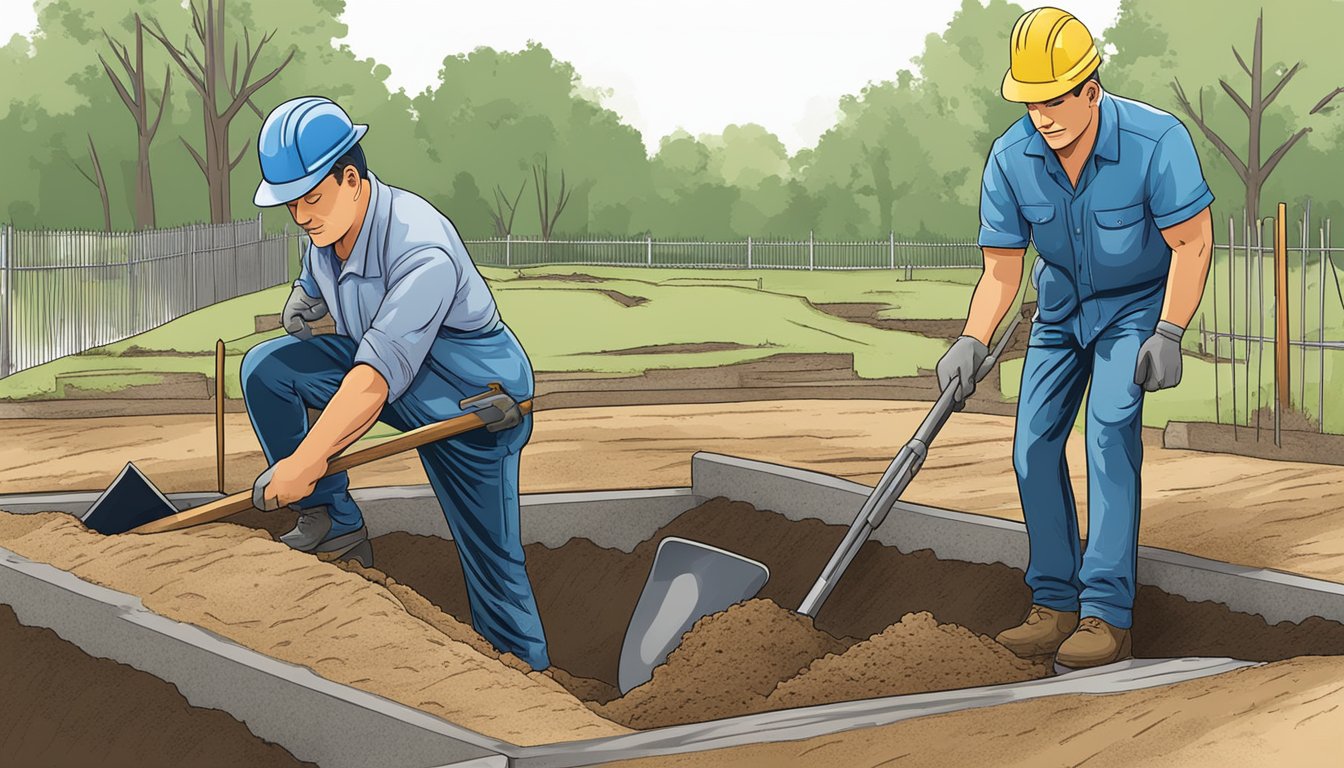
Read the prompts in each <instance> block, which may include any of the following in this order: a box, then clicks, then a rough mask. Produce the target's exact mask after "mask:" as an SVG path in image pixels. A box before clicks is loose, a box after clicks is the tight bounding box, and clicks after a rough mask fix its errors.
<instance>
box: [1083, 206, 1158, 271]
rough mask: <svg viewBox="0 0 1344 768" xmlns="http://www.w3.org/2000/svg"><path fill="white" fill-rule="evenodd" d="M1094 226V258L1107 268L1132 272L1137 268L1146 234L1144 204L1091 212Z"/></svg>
mask: <svg viewBox="0 0 1344 768" xmlns="http://www.w3.org/2000/svg"><path fill="white" fill-rule="evenodd" d="M1092 215H1093V217H1094V219H1095V220H1096V223H1097V228H1096V232H1095V235H1096V248H1095V249H1094V252H1093V255H1094V257H1095V258H1096V260H1097V261H1098V262H1099V263H1100V264H1102V265H1103V266H1107V267H1116V268H1121V267H1123V268H1133V267H1137V266H1139V265H1138V264H1137V260H1138V259H1139V258H1140V257H1141V256H1142V254H1143V251H1144V246H1145V244H1146V243H1145V233H1146V232H1147V230H1148V227H1147V226H1146V219H1145V217H1144V205H1143V203H1135V204H1134V205H1130V206H1126V207H1124V208H1113V209H1110V210H1106V211H1093V212H1092Z"/></svg>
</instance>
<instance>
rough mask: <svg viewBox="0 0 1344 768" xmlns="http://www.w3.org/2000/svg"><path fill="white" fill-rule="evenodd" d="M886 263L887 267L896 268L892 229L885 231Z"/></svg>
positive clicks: (894, 234) (894, 242) (894, 236)
mask: <svg viewBox="0 0 1344 768" xmlns="http://www.w3.org/2000/svg"><path fill="white" fill-rule="evenodd" d="M887 263H888V265H889V266H888V269H895V268H896V233H895V232H894V231H892V232H888V233H887Z"/></svg>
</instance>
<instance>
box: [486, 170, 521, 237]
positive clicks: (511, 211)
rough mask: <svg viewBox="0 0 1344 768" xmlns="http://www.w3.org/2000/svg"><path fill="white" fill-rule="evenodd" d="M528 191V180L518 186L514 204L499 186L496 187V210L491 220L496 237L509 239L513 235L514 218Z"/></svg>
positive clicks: (491, 214) (491, 215) (491, 213)
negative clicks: (519, 203) (525, 191)
mask: <svg viewBox="0 0 1344 768" xmlns="http://www.w3.org/2000/svg"><path fill="white" fill-rule="evenodd" d="M524 189H527V179H526V178H524V179H523V183H522V184H520V185H518V194H516V195H514V196H513V202H512V203H510V202H509V198H508V197H507V196H506V195H505V194H504V189H503V188H502V187H500V186H499V185H498V184H496V185H495V209H494V210H493V211H491V212H490V218H491V219H493V220H494V222H495V237H508V236H509V235H511V234H513V217H514V216H515V215H516V214H517V213H518V201H519V200H521V199H523V190H524ZM505 211H507V212H508V218H505V215H504V214H505Z"/></svg>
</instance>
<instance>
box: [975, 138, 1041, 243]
mask: <svg viewBox="0 0 1344 768" xmlns="http://www.w3.org/2000/svg"><path fill="white" fill-rule="evenodd" d="M1028 235H1029V232H1028V230H1027V222H1026V220H1024V219H1023V218H1022V214H1020V213H1018V210H1017V199H1016V198H1015V197H1014V196H1013V190H1012V188H1010V187H1009V186H1008V176H1007V174H1005V173H1004V172H1003V167H1002V166H1001V165H1000V164H999V157H998V155H997V154H995V153H992V152H991V153H990V155H989V159H988V160H987V161H986V162H985V175H984V179H983V180H982V181H981V183H980V238H979V244H980V247H981V248H1026V247H1027V242H1028Z"/></svg>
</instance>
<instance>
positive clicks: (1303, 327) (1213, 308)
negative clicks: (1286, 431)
mask: <svg viewBox="0 0 1344 768" xmlns="http://www.w3.org/2000/svg"><path fill="white" fill-rule="evenodd" d="M1274 226H1275V218H1274V217H1266V218H1263V219H1261V220H1260V221H1258V222H1250V223H1242V224H1241V226H1238V224H1237V222H1236V221H1234V220H1229V221H1228V223H1227V230H1226V232H1227V239H1226V241H1225V242H1223V243H1219V244H1216V245H1215V246H1214V259H1213V263H1212V265H1211V269H1210V275H1209V283H1208V285H1207V292H1206V299H1207V300H1208V308H1209V310H1210V312H1209V315H1210V318H1209V319H1210V320H1211V321H1212V322H1211V326H1212V327H1207V326H1206V325H1205V324H1204V316H1203V314H1201V317H1200V327H1199V329H1198V338H1199V346H1200V351H1201V352H1204V353H1205V354H1208V355H1210V356H1211V357H1212V361H1213V364H1214V366H1213V370H1214V398H1215V410H1216V413H1217V417H1218V421H1219V422H1220V423H1230V424H1234V425H1243V426H1252V427H1259V426H1260V425H1261V421H1262V418H1261V417H1262V416H1263V415H1266V414H1267V413H1268V412H1269V411H1270V410H1271V409H1272V415H1273V427H1274V429H1275V430H1276V431H1277V430H1278V428H1279V427H1280V425H1281V423H1282V422H1283V420H1284V418H1283V417H1284V414H1282V413H1280V409H1279V407H1278V402H1279V397H1278V395H1279V393H1278V391H1277V382H1276V380H1275V379H1276V377H1275V375H1274V354H1275V344H1276V343H1277V342H1276V339H1275V332H1274V328H1275V321H1276V317H1277V312H1278V308H1277V307H1276V295H1275V293H1276V292H1275V270H1276V269H1277V267H1278V264H1277V263H1276V261H1275V253H1274ZM1287 233H1288V237H1287V241H1288V242H1287V249H1286V253H1285V259H1284V264H1283V270H1284V272H1285V280H1286V283H1287V290H1286V292H1285V294H1284V295H1283V296H1282V301H1283V303H1284V305H1285V310H1286V314H1287V316H1288V329H1289V336H1288V338H1287V339H1286V340H1285V341H1286V344H1287V346H1288V349H1289V376H1288V384H1287V392H1285V393H1284V394H1285V395H1286V397H1287V399H1289V400H1290V401H1291V406H1292V409H1293V410H1295V411H1297V412H1298V413H1299V414H1301V415H1304V416H1306V417H1308V418H1310V419H1311V420H1313V421H1314V422H1316V427H1317V428H1318V429H1319V430H1320V431H1323V432H1324V431H1336V432H1337V431H1340V425H1341V424H1344V416H1341V415H1339V414H1341V413H1344V398H1341V392H1342V391H1344V390H1341V389H1340V387H1339V384H1338V383H1337V381H1336V383H1334V384H1333V385H1332V384H1331V374H1332V373H1333V374H1334V376H1335V378H1336V379H1337V378H1338V376H1339V375H1340V372H1341V371H1342V370H1344V368H1341V367H1340V366H1341V365H1344V280H1341V273H1342V272H1344V248H1340V247H1336V246H1334V245H1333V244H1332V242H1331V238H1330V220H1329V219H1325V220H1321V221H1316V222H1313V221H1312V219H1311V207H1310V205H1309V204H1308V205H1307V206H1305V207H1304V209H1303V211H1302V216H1301V218H1300V219H1298V220H1297V221H1290V222H1287ZM1266 352H1268V355H1266ZM1327 421H1331V422H1332V423H1333V425H1332V427H1331V428H1327ZM1276 440H1277V436H1276Z"/></svg>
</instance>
